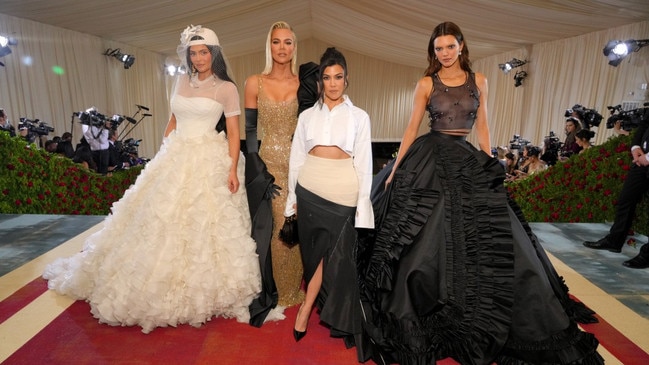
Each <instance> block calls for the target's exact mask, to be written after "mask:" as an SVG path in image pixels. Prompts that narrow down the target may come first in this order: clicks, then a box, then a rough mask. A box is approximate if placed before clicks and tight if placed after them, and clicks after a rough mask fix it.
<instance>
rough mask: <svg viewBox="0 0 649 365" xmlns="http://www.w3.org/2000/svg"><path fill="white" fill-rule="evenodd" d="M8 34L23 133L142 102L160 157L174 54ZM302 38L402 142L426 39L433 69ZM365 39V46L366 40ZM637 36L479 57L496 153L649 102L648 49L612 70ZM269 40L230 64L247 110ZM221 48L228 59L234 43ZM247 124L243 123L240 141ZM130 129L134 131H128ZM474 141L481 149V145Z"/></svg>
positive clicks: (14, 107)
mask: <svg viewBox="0 0 649 365" xmlns="http://www.w3.org/2000/svg"><path fill="white" fill-rule="evenodd" d="M268 26H269V24H260V25H259V27H261V28H263V29H267V27H268ZM341 26H342V25H341ZM180 31H181V29H178V34H179V33H180ZM1 33H4V34H17V35H19V39H20V43H19V44H18V45H17V46H14V47H12V50H13V53H12V54H10V55H8V56H5V57H3V58H1V59H0V61H1V62H3V63H5V64H6V66H5V67H0V107H3V108H4V109H5V110H6V112H7V114H8V115H9V118H10V120H11V121H12V122H13V124H14V126H16V125H17V124H18V120H19V118H20V117H27V118H30V119H36V118H38V119H40V120H42V121H46V122H48V123H50V124H51V125H52V126H53V127H54V128H55V132H54V133H52V134H50V137H52V136H54V135H61V134H62V133H63V132H65V131H70V126H71V119H72V113H73V112H78V111H81V110H84V109H86V108H88V107H91V106H95V107H97V109H98V110H99V111H100V112H101V113H104V114H107V115H112V114H125V115H127V116H131V115H133V114H134V113H135V112H136V111H137V108H136V106H135V104H140V105H144V106H147V107H149V108H150V111H149V113H151V114H153V117H147V118H145V119H144V120H142V122H141V123H140V124H138V126H137V127H136V128H135V129H134V130H133V131H132V132H131V133H130V135H129V136H128V137H133V138H136V139H142V140H143V142H142V144H141V146H140V153H141V155H143V156H146V157H152V156H153V155H154V154H155V153H156V152H157V150H158V148H159V145H160V143H161V140H162V134H163V131H164V128H165V126H166V123H167V120H168V118H169V101H168V94H169V90H170V89H171V84H172V82H173V78H172V77H170V76H166V75H165V73H164V65H165V63H166V62H168V60H167V58H166V57H165V56H163V55H161V54H158V53H155V52H152V51H147V50H144V49H138V48H135V47H133V46H131V45H127V44H122V43H118V42H114V41H108V40H104V39H101V38H98V37H95V36H91V35H87V34H82V33H78V32H74V31H70V30H67V29H63V28H57V27H53V26H50V25H46V24H42V23H37V22H34V21H30V20H25V19H21V18H16V17H12V16H8V15H3V14H0V34H1ZM264 33H265V31H264ZM297 36H298V62H299V63H303V62H307V61H315V62H317V61H318V59H319V57H320V55H321V53H322V52H323V51H324V49H325V48H326V47H328V46H336V47H338V48H339V49H340V50H341V51H343V53H344V54H345V56H346V57H347V62H348V65H349V72H350V86H349V89H348V94H349V96H350V97H351V99H352V101H353V102H354V103H355V104H356V105H357V106H359V107H361V108H363V109H365V110H366V111H367V112H368V113H369V115H370V117H371V118H372V136H373V140H374V141H398V140H400V138H401V133H402V131H403V129H404V127H405V124H406V123H407V121H408V118H409V114H410V109H411V104H412V93H413V91H414V86H415V83H416V82H417V80H418V79H419V78H420V77H421V76H422V73H423V71H424V69H425V67H426V64H425V52H426V48H427V41H426V42H425V43H423V44H421V47H420V48H421V54H422V55H423V57H421V58H422V59H423V60H424V62H423V63H422V64H421V66H420V67H412V66H404V65H400V64H396V63H392V62H388V61H385V60H383V59H377V58H372V57H369V56H365V55H361V54H359V53H356V52H353V51H351V50H349V49H347V48H345V45H344V44H335V43H333V44H332V43H329V42H324V41H320V40H318V39H314V38H307V39H302V38H300V34H299V32H298V34H297ZM363 36H364V35H363V34H359V35H358V42H359V43H362V42H363ZM174 37H176V36H174ZM629 38H634V39H646V38H649V21H642V22H638V23H633V24H629V25H625V26H620V27H615V28H611V29H608V30H605V31H598V32H593V33H588V34H585V35H582V36H577V37H573V38H567V39H562V40H559V41H552V42H546V43H539V44H535V45H533V46H531V47H524V48H521V49H518V50H515V51H510V52H506V53H502V54H498V55H496V56H490V57H487V58H483V59H474V62H473V69H474V71H477V72H482V73H484V74H485V75H486V76H487V78H488V80H489V99H488V115H489V125H490V128H491V132H492V145H493V146H497V145H506V144H508V142H509V140H510V139H511V137H512V135H513V134H520V135H521V136H522V137H524V138H526V139H529V140H530V141H532V143H534V144H540V143H541V142H542V140H543V137H544V136H546V135H547V134H548V133H549V131H550V130H553V131H555V132H556V133H557V135H558V136H560V137H561V138H563V135H564V134H563V125H564V120H565V119H564V118H563V113H564V111H565V109H567V108H569V107H572V106H573V105H574V104H577V103H578V104H582V105H583V106H585V107H587V108H594V109H596V110H598V111H599V112H600V113H601V114H602V115H603V116H604V117H605V119H606V117H608V111H607V110H606V106H608V105H616V104H620V103H621V102H622V101H625V100H638V101H643V100H648V99H649V96H648V95H647V90H646V89H645V90H642V89H641V85H642V84H647V83H648V82H649V47H645V48H643V49H641V50H640V51H639V52H637V53H633V54H632V55H631V56H630V57H629V58H628V60H625V61H623V62H622V63H621V64H620V65H619V66H618V67H612V66H609V65H608V64H607V59H606V57H604V55H603V54H602V48H603V47H604V45H605V44H606V43H607V42H608V41H609V40H612V39H629ZM265 39H266V38H265V35H264V36H263V37H260V39H259V51H258V52H256V53H251V54H246V55H237V56H235V57H230V58H229V64H230V67H231V74H232V75H233V76H234V79H235V81H236V82H237V85H238V86H239V90H240V93H241V94H242V95H241V97H242V105H243V82H244V80H245V78H246V77H247V76H248V75H250V74H253V73H259V72H260V71H261V70H262V69H263V65H264V42H265ZM467 41H468V46H469V48H470V49H472V47H475V48H478V47H481V46H483V45H481V44H476V43H472V40H471V39H467ZM222 43H223V47H224V52H225V54H226V56H227V55H228V54H229V53H228V44H227V41H222ZM108 48H111V49H115V48H120V49H121V50H122V52H124V53H128V54H133V55H135V57H136V61H135V65H134V66H133V67H131V68H130V69H128V70H125V69H124V68H123V64H122V63H120V62H119V61H118V60H116V59H115V58H112V57H107V56H104V55H103V53H104V51H105V50H106V49H108ZM513 57H516V58H518V59H522V60H523V59H525V60H528V61H529V63H528V64H526V65H524V66H522V67H520V68H516V69H514V70H512V71H511V72H510V73H509V74H508V75H505V74H503V73H502V72H501V71H500V69H499V68H498V64H499V63H504V62H505V61H508V60H510V59H511V58H513ZM54 66H59V67H61V68H62V69H63V70H64V73H63V74H56V73H55V72H54V71H53V69H52V68H53V67H54ZM518 70H525V71H527V72H528V77H527V79H525V80H524V81H523V85H522V86H520V87H514V80H513V76H514V74H515V72H516V71H518ZM138 119H139V118H138ZM243 123H244V121H243V116H242V118H241V126H242V128H241V136H243ZM72 125H73V134H74V142H77V141H78V140H79V138H80V137H81V132H80V126H79V123H78V119H74V122H73V124H72ZM130 127H131V125H128V124H127V123H124V124H123V126H122V128H130ZM122 128H120V130H121V129H122ZM421 130H422V133H423V132H425V131H426V130H427V122H426V121H424V123H422V129H421ZM594 130H595V131H596V133H597V134H596V137H595V142H596V143H601V142H602V141H604V140H606V139H607V138H608V137H610V136H611V135H613V132H612V131H611V130H608V129H606V128H605V120H604V121H603V122H602V124H601V125H600V127H599V128H595V129H594ZM470 140H471V141H474V139H473V137H470Z"/></svg>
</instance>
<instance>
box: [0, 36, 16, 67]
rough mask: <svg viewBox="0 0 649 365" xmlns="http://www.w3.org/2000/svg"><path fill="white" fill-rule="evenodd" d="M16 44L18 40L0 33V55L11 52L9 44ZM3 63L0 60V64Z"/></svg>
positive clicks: (2, 64)
mask: <svg viewBox="0 0 649 365" xmlns="http://www.w3.org/2000/svg"><path fill="white" fill-rule="evenodd" d="M17 44H18V41H17V40H16V39H15V38H11V37H5V36H3V35H0V57H4V56H6V55H8V54H11V48H9V46H15V45H17ZM4 65H5V64H4V63H2V62H0V66H4Z"/></svg>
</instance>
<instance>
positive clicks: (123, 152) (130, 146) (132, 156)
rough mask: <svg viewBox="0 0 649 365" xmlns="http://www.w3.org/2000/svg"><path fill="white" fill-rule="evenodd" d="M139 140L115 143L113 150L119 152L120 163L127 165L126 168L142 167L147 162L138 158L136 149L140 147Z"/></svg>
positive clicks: (129, 139)
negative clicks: (115, 149)
mask: <svg viewBox="0 0 649 365" xmlns="http://www.w3.org/2000/svg"><path fill="white" fill-rule="evenodd" d="M140 142H142V140H141V139H137V140H136V139H133V138H128V139H125V140H124V141H117V142H115V148H117V151H118V152H119V159H120V162H122V163H124V162H126V163H128V166H131V167H132V166H137V165H144V164H146V163H147V162H148V161H149V160H148V159H145V158H141V157H139V153H138V147H139V146H140Z"/></svg>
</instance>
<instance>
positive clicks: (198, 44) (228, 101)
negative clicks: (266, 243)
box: [43, 26, 272, 333]
mask: <svg viewBox="0 0 649 365" xmlns="http://www.w3.org/2000/svg"><path fill="white" fill-rule="evenodd" d="M178 53H179V56H180V58H181V60H183V61H184V62H186V65H191V68H190V69H189V70H188V71H190V72H188V74H187V75H180V76H179V79H178V80H177V81H176V85H175V87H174V92H173V95H172V98H171V111H172V115H171V118H170V121H169V124H168V126H167V129H166V131H165V139H164V142H163V145H162V147H161V148H160V151H159V152H158V153H157V155H156V156H155V158H154V159H152V160H151V161H150V162H149V163H148V164H147V166H146V168H145V169H144V170H143V171H142V173H141V174H140V176H139V177H138V179H137V181H136V182H135V184H134V185H132V186H131V187H130V188H129V189H128V190H127V191H126V192H125V194H124V196H123V197H122V199H121V200H119V201H118V202H116V203H115V204H114V205H113V207H112V214H110V215H109V216H108V217H107V218H106V220H105V221H104V226H103V228H102V230H101V231H99V232H97V233H95V234H93V235H92V236H91V237H89V238H88V240H87V241H86V242H85V245H84V248H83V251H82V252H80V253H78V254H76V255H74V256H72V257H69V258H65V259H58V260H56V261H55V262H53V263H52V264H50V265H48V267H47V268H46V270H45V273H44V274H43V277H44V278H45V279H48V280H49V283H48V285H49V287H50V288H51V289H54V290H56V291H57V292H58V293H61V294H65V295H68V296H71V297H73V298H76V299H83V300H86V301H87V302H88V303H90V307H91V312H92V314H93V316H95V317H96V318H98V319H99V322H101V323H107V324H109V325H121V326H135V325H138V326H141V327H142V331H143V332H145V333H148V332H150V331H151V330H153V329H154V328H155V327H165V326H176V325H178V324H182V323H188V324H190V325H192V326H200V325H201V324H203V323H205V322H206V321H209V320H210V319H211V318H212V317H214V316H222V317H226V318H236V320H237V321H239V322H243V323H246V322H248V320H249V318H250V314H249V312H248V306H249V305H250V303H251V302H252V300H253V299H254V298H255V296H256V295H257V294H258V293H259V291H260V274H259V263H258V259H257V254H256V253H255V248H256V245H255V242H254V241H253V240H252V238H250V215H249V211H248V203H247V200H246V193H245V187H244V186H243V185H240V182H241V181H243V173H244V163H243V157H241V158H240V152H239V114H240V107H239V95H238V92H237V88H236V86H235V84H234V83H233V82H232V81H231V79H230V77H228V74H227V68H226V63H225V61H224V57H223V54H222V51H221V47H220V46H219V41H218V38H217V36H216V34H215V33H214V32H213V31H212V30H210V29H207V28H203V27H201V26H190V27H187V29H185V30H184V31H183V32H182V34H181V44H180V46H178ZM223 117H224V119H225V123H224V124H225V126H226V127H223ZM219 118H221V122H219V123H218V124H219V127H220V128H219V127H217V128H215V127H216V126H217V121H219ZM223 128H226V131H227V134H228V135H230V136H233V137H232V138H227V137H226V133H225V132H226V131H223V130H222V129H223ZM217 129H218V130H217ZM219 130H220V131H219ZM271 318H272V316H271Z"/></svg>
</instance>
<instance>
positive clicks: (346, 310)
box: [295, 183, 369, 361]
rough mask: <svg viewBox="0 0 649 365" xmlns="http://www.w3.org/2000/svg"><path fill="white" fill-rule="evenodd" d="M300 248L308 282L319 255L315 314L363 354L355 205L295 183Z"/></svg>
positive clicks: (334, 332) (359, 357)
mask: <svg viewBox="0 0 649 365" xmlns="http://www.w3.org/2000/svg"><path fill="white" fill-rule="evenodd" d="M295 195H296V197H297V206H298V212H299V213H298V220H297V221H298V232H299V238H300V253H301V255H302V264H303V265H304V280H305V282H306V284H307V286H308V284H309V282H310V281H311V278H312V277H313V274H314V273H315V271H316V268H317V267H318V265H319V264H320V262H321V261H322V263H323V268H322V286H321V287H320V292H319V293H318V297H317V299H316V307H317V308H318V309H319V311H320V320H321V321H322V322H324V323H326V324H327V325H328V326H329V327H330V333H331V336H332V337H341V338H343V339H344V340H345V343H346V345H347V346H348V347H351V346H356V350H357V354H358V360H359V361H365V360H367V359H368V357H369V355H368V354H367V352H366V350H365V348H366V346H365V345H364V344H363V339H364V338H361V333H362V322H363V318H362V313H361V304H360V296H359V289H358V288H359V287H358V284H357V278H358V274H357V271H356V259H355V257H356V251H357V249H356V238H357V232H356V229H355V228H354V216H355V214H356V207H348V206H343V205H340V204H337V203H334V202H331V201H329V200H327V199H324V198H322V197H320V196H318V195H316V194H314V193H312V192H310V191H309V190H307V189H305V188H303V187H302V186H301V185H299V183H298V185H297V186H296V189H295Z"/></svg>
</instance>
